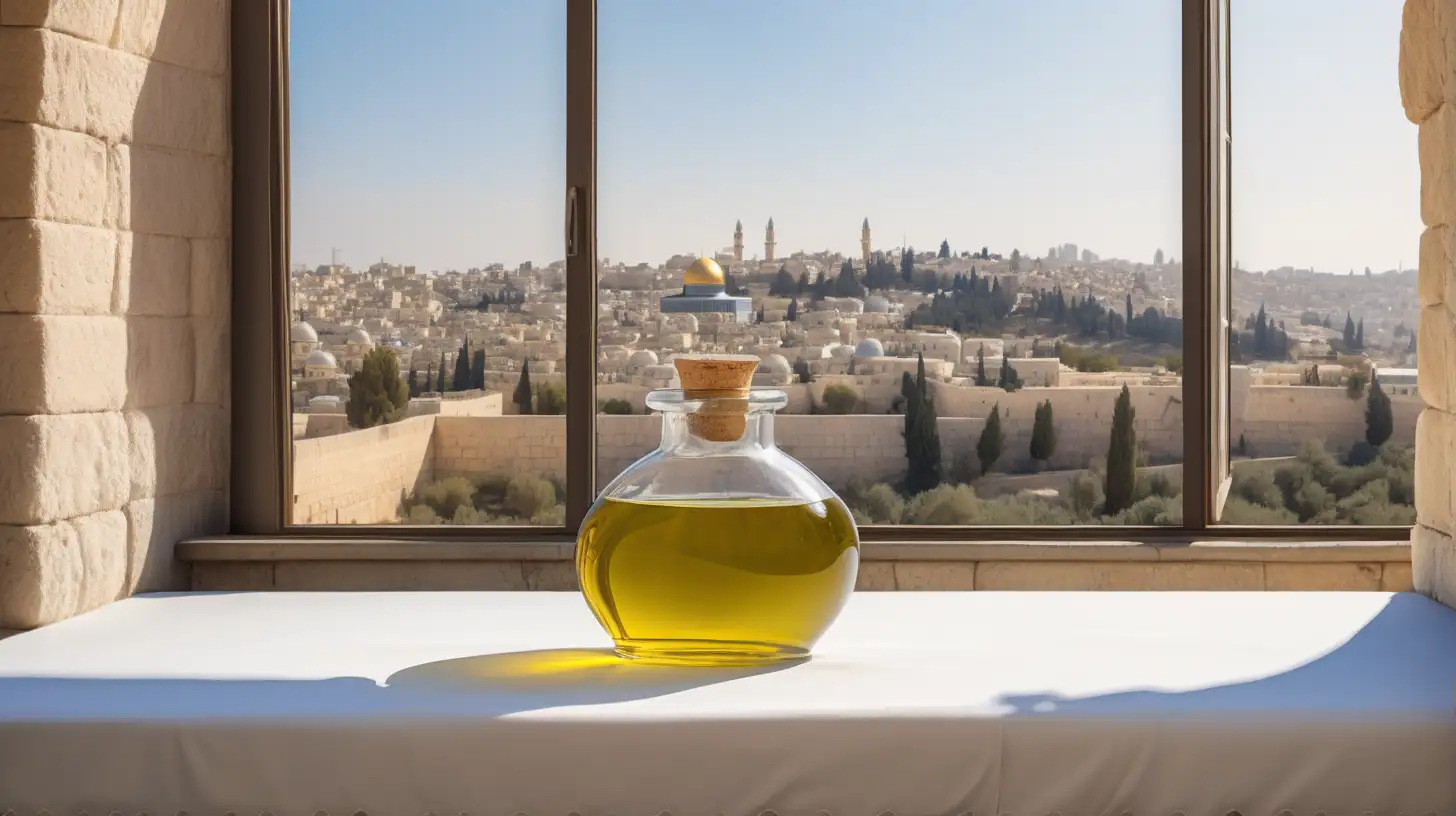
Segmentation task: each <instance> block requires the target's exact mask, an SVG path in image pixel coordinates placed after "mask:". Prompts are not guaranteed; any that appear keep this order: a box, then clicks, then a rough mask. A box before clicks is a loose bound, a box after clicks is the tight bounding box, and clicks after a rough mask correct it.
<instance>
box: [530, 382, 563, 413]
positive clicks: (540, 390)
mask: <svg viewBox="0 0 1456 816" xmlns="http://www.w3.org/2000/svg"><path fill="white" fill-rule="evenodd" d="M536 413H538V414H550V415H557V416H559V415H561V414H564V413H566V386H564V385H562V384H561V383H544V384H542V385H540V386H538V387H537V388H536Z"/></svg>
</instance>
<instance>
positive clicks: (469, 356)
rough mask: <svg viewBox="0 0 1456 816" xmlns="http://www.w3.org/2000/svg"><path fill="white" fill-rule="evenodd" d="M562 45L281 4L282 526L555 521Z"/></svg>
mask: <svg viewBox="0 0 1456 816" xmlns="http://www.w3.org/2000/svg"><path fill="white" fill-rule="evenodd" d="M565 32H566V12H565V4H564V3H561V2H556V3H551V2H533V3H480V2H474V0H454V1H453V2H433V3H431V4H430V12H429V13H428V14H422V13H420V11H419V9H417V8H415V7H414V6H413V5H411V4H407V3H399V2H394V1H393V0H348V1H347V2H345V0H295V2H293V4H292V22H291V36H292V42H291V44H290V70H291V72H292V73H291V76H290V85H291V105H292V108H291V111H290V127H291V133H290V138H291V146H290V154H291V155H290V159H291V178H290V192H291V195H292V246H291V261H292V269H291V274H290V284H291V285H290V289H289V308H290V311H291V322H292V324H293V325H292V329H291V336H290V341H291V342H290V346H291V348H290V351H291V355H290V357H291V375H292V377H291V379H292V382H293V494H294V495H293V501H292V503H291V512H292V521H293V523H295V524H390V523H402V524H507V525H510V524H530V525H560V524H562V523H563V518H564V511H563V502H564V501H565V493H564V489H565V485H564V474H565V459H566V426H565V417H564V416H563V412H564V409H565V398H566V392H565V387H564V376H563V363H564V357H565V352H566V349H565V343H564V319H565V314H566V293H565V285H564V284H565V267H564V261H563V260H562V258H563V255H564V253H563V249H562V229H561V217H562V215H561V214H562V198H561V190H562V188H563V187H564V185H565V133H566V128H565V97H566V79H565V76H566V68H565V48H564V44H565ZM527 414H530V415H529V416H528V415H527Z"/></svg>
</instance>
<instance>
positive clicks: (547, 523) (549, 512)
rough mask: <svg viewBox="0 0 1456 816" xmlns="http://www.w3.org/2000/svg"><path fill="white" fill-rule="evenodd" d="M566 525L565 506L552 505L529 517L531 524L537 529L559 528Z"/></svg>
mask: <svg viewBox="0 0 1456 816" xmlns="http://www.w3.org/2000/svg"><path fill="white" fill-rule="evenodd" d="M565 523H566V506H565V505H562V504H553V505H551V506H550V507H548V508H546V509H545V510H542V511H541V512H539V513H536V514H535V515H533V516H531V524H533V525H535V526H537V527H560V526H561V525H563V524H565Z"/></svg>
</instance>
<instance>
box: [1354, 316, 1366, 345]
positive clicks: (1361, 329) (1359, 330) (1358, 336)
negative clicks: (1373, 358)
mask: <svg viewBox="0 0 1456 816" xmlns="http://www.w3.org/2000/svg"><path fill="white" fill-rule="evenodd" d="M1355 348H1357V349H1363V348H1365V318H1363V317H1362V318H1360V325H1359V326H1357V327H1356V328H1355Z"/></svg>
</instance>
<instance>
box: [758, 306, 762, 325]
mask: <svg viewBox="0 0 1456 816" xmlns="http://www.w3.org/2000/svg"><path fill="white" fill-rule="evenodd" d="M758 322H759V323H762V322H763V307H762V306H760V307H758Z"/></svg>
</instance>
